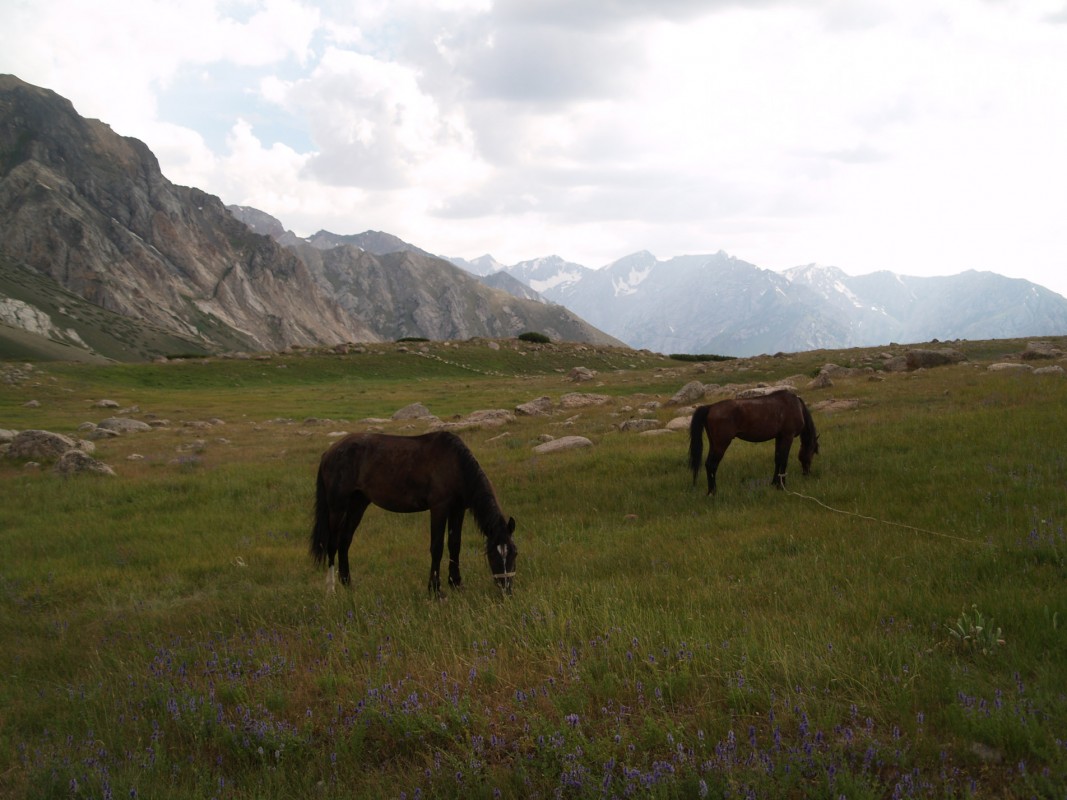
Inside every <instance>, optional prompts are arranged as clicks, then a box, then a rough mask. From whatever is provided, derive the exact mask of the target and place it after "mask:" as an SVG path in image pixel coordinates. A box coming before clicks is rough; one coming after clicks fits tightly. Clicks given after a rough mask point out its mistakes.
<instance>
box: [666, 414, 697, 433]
mask: <svg viewBox="0 0 1067 800" xmlns="http://www.w3.org/2000/svg"><path fill="white" fill-rule="evenodd" d="M692 421H693V415H692V413H690V414H689V416H688V417H675V418H674V419H672V420H671V421H670V422H668V423H667V426H666V429H667V430H669V431H687V430H689V423H690V422H692Z"/></svg>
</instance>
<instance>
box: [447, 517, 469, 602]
mask: <svg viewBox="0 0 1067 800" xmlns="http://www.w3.org/2000/svg"><path fill="white" fill-rule="evenodd" d="M465 511H466V509H465V508H463V506H460V507H459V509H453V510H452V511H451V512H449V515H448V585H449V586H451V587H452V588H453V589H458V588H459V587H460V586H462V585H463V578H462V577H461V576H460V574H459V551H460V543H461V542H462V539H463V514H464V513H465Z"/></svg>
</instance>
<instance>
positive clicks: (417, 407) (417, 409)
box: [393, 403, 433, 420]
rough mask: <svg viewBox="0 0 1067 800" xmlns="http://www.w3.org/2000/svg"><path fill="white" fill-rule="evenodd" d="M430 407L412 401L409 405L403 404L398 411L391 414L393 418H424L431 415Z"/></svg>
mask: <svg viewBox="0 0 1067 800" xmlns="http://www.w3.org/2000/svg"><path fill="white" fill-rule="evenodd" d="M432 416H433V414H431V413H430V409H428V408H427V407H426V406H424V405H423V404H422V403H412V404H411V405H407V406H404V407H403V408H401V409H400V410H399V411H397V412H396V413H394V414H393V419H394V420H407V419H426V418H427V417H432Z"/></svg>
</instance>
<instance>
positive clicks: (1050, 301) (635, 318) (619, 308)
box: [456, 251, 1067, 356]
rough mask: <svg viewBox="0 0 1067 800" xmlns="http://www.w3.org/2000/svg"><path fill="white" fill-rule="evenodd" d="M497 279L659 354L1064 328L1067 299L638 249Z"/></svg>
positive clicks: (992, 280) (997, 286)
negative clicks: (587, 263) (610, 258)
mask: <svg viewBox="0 0 1067 800" xmlns="http://www.w3.org/2000/svg"><path fill="white" fill-rule="evenodd" d="M490 258H491V257H489V256H483V260H484V261H483V264H486V263H488V260H489V259H490ZM456 263H459V262H458V261H457V262H456ZM460 266H463V265H462V264H460ZM503 271H504V272H506V273H507V274H508V275H510V276H511V277H512V278H515V279H518V280H519V281H521V282H522V283H523V284H525V285H526V286H529V287H531V288H533V289H535V290H536V291H537V292H538V293H539V294H540V296H542V297H543V298H544V299H545V300H547V301H549V302H553V303H559V304H561V305H564V306H566V307H567V308H568V309H570V310H571V311H572V312H574V313H575V314H578V315H579V316H580V317H582V318H583V319H585V320H587V321H588V322H590V323H591V324H593V325H595V326H596V327H598V328H599V329H601V330H603V331H605V332H607V333H609V334H611V335H612V336H615V337H616V338H618V339H621V340H622V341H624V342H626V343H627V344H629V345H630V346H632V347H636V348H647V349H650V350H655V351H658V352H664V353H674V352H685V353H717V354H722V355H735V356H745V355H755V354H759V353H774V352H779V351H781V352H794V351H799V350H812V349H819V348H827V349H837V348H844V347H859V346H872V345H878V344H888V343H890V342H894V341H899V342H919V341H928V340H930V339H934V338H937V339H956V338H964V339H998V338H1015V337H1025V336H1045V335H1054V334H1062V333H1064V332H1065V331H1067V299H1065V298H1063V297H1061V296H1060V295H1058V294H1056V293H1054V292H1051V291H1049V290H1048V289H1045V288H1043V287H1041V286H1038V285H1037V284H1034V283H1031V282H1030V281H1025V280H1019V279H1012V278H1006V277H1004V276H1002V275H998V274H995V273H992V272H976V271H968V272H964V273H961V274H959V275H953V276H948V277H938V278H918V277H911V276H906V275H899V274H896V273H893V272H888V271H882V272H875V273H871V274H869V275H862V276H858V277H853V276H849V275H847V274H846V273H845V272H844V271H843V270H841V269H839V268H837V267H827V266H819V265H815V264H808V265H806V266H799V267H794V268H792V269H789V270H786V271H785V272H782V273H779V272H773V271H771V270H766V269H761V268H759V267H757V266H755V265H753V264H749V263H748V262H745V261H742V260H740V259H737V258H734V257H733V256H730V255H728V254H726V253H724V252H721V251H720V252H718V253H715V254H713V255H687V256H678V257H675V258H671V259H669V260H666V261H660V260H659V259H657V258H656V257H655V256H654V255H652V254H651V253H649V252H647V251H642V252H638V253H633V254H631V255H628V256H626V257H624V258H621V259H619V260H618V261H615V262H613V263H612V264H609V265H608V266H606V267H604V268H603V269H598V270H594V269H589V268H587V267H584V266H582V265H581V264H575V263H573V262H568V261H565V260H563V259H562V258H560V257H559V256H549V257H546V258H541V259H535V260H532V261H524V262H521V263H519V264H515V265H513V266H510V267H504V268H503Z"/></svg>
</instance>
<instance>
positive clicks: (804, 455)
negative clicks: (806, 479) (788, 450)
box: [799, 434, 819, 475]
mask: <svg viewBox="0 0 1067 800" xmlns="http://www.w3.org/2000/svg"><path fill="white" fill-rule="evenodd" d="M818 452H819V434H815V435H814V436H813V437H811V441H810V442H803V441H802V442H801V444H800V456H799V457H800V466H801V467H803V468H804V474H805V475H807V474H808V473H809V472H810V471H811V462H812V461H813V460H814V459H815V456H816V454H817V453H818Z"/></svg>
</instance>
